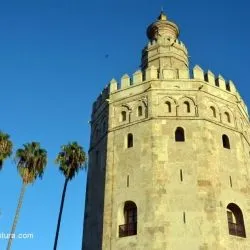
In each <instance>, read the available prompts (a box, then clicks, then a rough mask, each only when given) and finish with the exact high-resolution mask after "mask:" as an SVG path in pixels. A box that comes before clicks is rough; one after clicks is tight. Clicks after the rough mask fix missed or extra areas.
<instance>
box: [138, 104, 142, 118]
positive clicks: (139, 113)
mask: <svg viewBox="0 0 250 250" xmlns="http://www.w3.org/2000/svg"><path fill="white" fill-rule="evenodd" d="M138 116H142V106H138Z"/></svg>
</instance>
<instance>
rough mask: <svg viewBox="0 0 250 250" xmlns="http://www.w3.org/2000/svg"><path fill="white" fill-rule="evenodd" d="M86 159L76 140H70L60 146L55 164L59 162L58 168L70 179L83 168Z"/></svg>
mask: <svg viewBox="0 0 250 250" xmlns="http://www.w3.org/2000/svg"><path fill="white" fill-rule="evenodd" d="M86 160H87V158H86V153H85V152H84V150H83V148H82V147H81V146H80V145H78V143H77V142H72V143H68V144H67V145H63V146H62V147H61V151H60V152H59V153H58V155H57V158H56V164H59V170H60V171H61V172H62V173H63V175H64V176H65V177H66V178H68V179H70V180H71V179H73V178H74V176H75V175H76V174H77V173H78V172H79V171H80V170H81V169H83V168H85V163H86Z"/></svg>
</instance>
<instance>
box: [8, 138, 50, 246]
mask: <svg viewBox="0 0 250 250" xmlns="http://www.w3.org/2000/svg"><path fill="white" fill-rule="evenodd" d="M23 147H24V148H21V149H18V150H17V151H16V155H15V161H16V162H17V169H18V172H19V174H20V176H21V178H22V181H23V183H22V188H21V193H20V196H19V201H18V205H17V209H16V214H15V217H14V221H13V225H12V229H11V234H10V238H9V241H8V246H7V250H10V248H11V244H12V240H13V237H12V236H13V235H14V233H15V230H16V225H17V222H18V218H19V214H20V210H21V207H22V203H23V197H24V193H25V189H26V187H27V185H28V184H30V183H33V182H34V181H35V180H36V178H37V177H40V178H42V176H43V173H44V169H45V167H46V164H47V152H46V150H44V149H42V148H40V144H39V143H38V142H31V143H27V144H24V145H23Z"/></svg>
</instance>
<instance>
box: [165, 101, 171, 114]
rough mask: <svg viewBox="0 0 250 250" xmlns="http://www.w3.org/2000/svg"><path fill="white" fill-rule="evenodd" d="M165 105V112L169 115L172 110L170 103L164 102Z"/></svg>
mask: <svg viewBox="0 0 250 250" xmlns="http://www.w3.org/2000/svg"><path fill="white" fill-rule="evenodd" d="M165 104H166V106H167V112H168V113H171V111H172V110H171V103H170V102H168V101H167V102H165Z"/></svg>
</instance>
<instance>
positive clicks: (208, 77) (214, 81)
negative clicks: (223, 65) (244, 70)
mask: <svg viewBox="0 0 250 250" xmlns="http://www.w3.org/2000/svg"><path fill="white" fill-rule="evenodd" d="M193 79H197V80H201V81H206V82H208V83H209V84H211V85H214V86H216V87H218V88H221V89H223V90H226V91H228V92H231V93H233V94H236V93H237V90H236V88H235V85H234V83H233V81H231V80H229V81H226V80H225V79H224V77H223V76H222V75H218V76H217V77H216V76H215V75H214V74H213V73H212V72H211V71H210V70H208V71H207V72H204V70H203V69H202V68H201V67H200V66H199V65H195V66H194V68H193Z"/></svg>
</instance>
